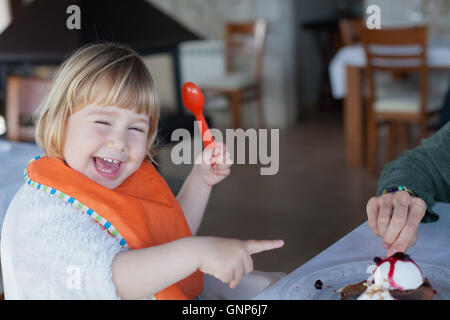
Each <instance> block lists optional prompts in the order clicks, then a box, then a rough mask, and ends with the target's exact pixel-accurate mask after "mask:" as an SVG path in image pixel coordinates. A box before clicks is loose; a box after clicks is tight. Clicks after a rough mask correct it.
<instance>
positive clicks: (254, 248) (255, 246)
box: [245, 240, 284, 254]
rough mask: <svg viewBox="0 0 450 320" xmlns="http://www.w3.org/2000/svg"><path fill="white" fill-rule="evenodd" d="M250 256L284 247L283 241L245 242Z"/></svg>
mask: <svg viewBox="0 0 450 320" xmlns="http://www.w3.org/2000/svg"><path fill="white" fill-rule="evenodd" d="M245 244H246V246H247V251H248V253H249V254H255V253H259V252H263V251H268V250H272V249H278V248H281V247H282V246H284V241H283V240H247V241H246V242H245Z"/></svg>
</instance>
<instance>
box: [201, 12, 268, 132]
mask: <svg viewBox="0 0 450 320" xmlns="http://www.w3.org/2000/svg"><path fill="white" fill-rule="evenodd" d="M266 35H267V22H266V21H265V20H263V19H257V20H254V21H250V22H246V23H227V24H226V26H225V71H226V75H225V76H223V77H219V78H217V79H208V81H205V83H203V84H200V87H201V90H202V91H203V92H204V93H205V94H206V95H224V96H226V97H227V98H228V100H229V102H230V111H231V115H232V119H233V126H234V127H235V128H240V127H241V126H242V120H241V108H242V106H243V104H244V103H246V102H248V101H255V100H256V106H257V112H258V125H259V127H261V128H262V127H264V110H263V104H262V73H263V56H264V44H265V40H266ZM239 59H242V60H244V59H247V60H248V61H250V62H247V66H248V63H251V64H252V66H250V68H249V69H250V71H249V72H248V71H247V72H245V71H243V70H242V65H239ZM241 62H242V61H241Z"/></svg>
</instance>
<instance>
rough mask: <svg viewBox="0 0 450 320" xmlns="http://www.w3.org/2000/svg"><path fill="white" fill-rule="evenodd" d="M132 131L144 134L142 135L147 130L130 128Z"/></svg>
mask: <svg viewBox="0 0 450 320" xmlns="http://www.w3.org/2000/svg"><path fill="white" fill-rule="evenodd" d="M130 130H136V131H139V132H142V133H144V132H145V130H144V129H141V128H130Z"/></svg>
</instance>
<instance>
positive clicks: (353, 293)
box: [341, 252, 435, 300]
mask: <svg viewBox="0 0 450 320" xmlns="http://www.w3.org/2000/svg"><path fill="white" fill-rule="evenodd" d="M374 262H375V265H372V266H369V267H368V268H367V272H368V273H371V275H370V277H369V278H368V279H367V280H364V281H361V282H359V283H355V284H351V285H348V286H346V287H344V288H343V289H342V291H341V299H342V300H356V299H357V300H431V299H433V296H434V294H435V291H434V290H433V288H432V286H431V283H430V282H429V281H428V279H427V278H424V276H423V274H422V271H421V270H420V268H419V266H418V265H417V264H416V263H415V262H414V261H413V260H412V259H411V257H410V256H409V255H407V254H404V253H402V252H397V253H396V254H394V255H393V256H390V257H388V258H384V259H381V258H379V257H376V258H375V259H374Z"/></svg>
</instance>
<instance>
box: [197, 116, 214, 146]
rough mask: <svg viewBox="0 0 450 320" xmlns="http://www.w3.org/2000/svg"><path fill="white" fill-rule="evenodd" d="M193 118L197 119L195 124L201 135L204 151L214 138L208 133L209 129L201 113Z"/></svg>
mask: <svg viewBox="0 0 450 320" xmlns="http://www.w3.org/2000/svg"><path fill="white" fill-rule="evenodd" d="M195 117H196V118H197V121H198V122H197V124H198V125H199V127H200V131H201V133H202V140H203V146H204V147H205V149H206V148H207V147H208V146H209V145H210V144H211V143H214V137H213V136H212V134H211V131H209V127H208V124H207V123H206V120H205V117H204V116H203V113H200V114H196V115H195ZM199 122H200V123H199Z"/></svg>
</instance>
